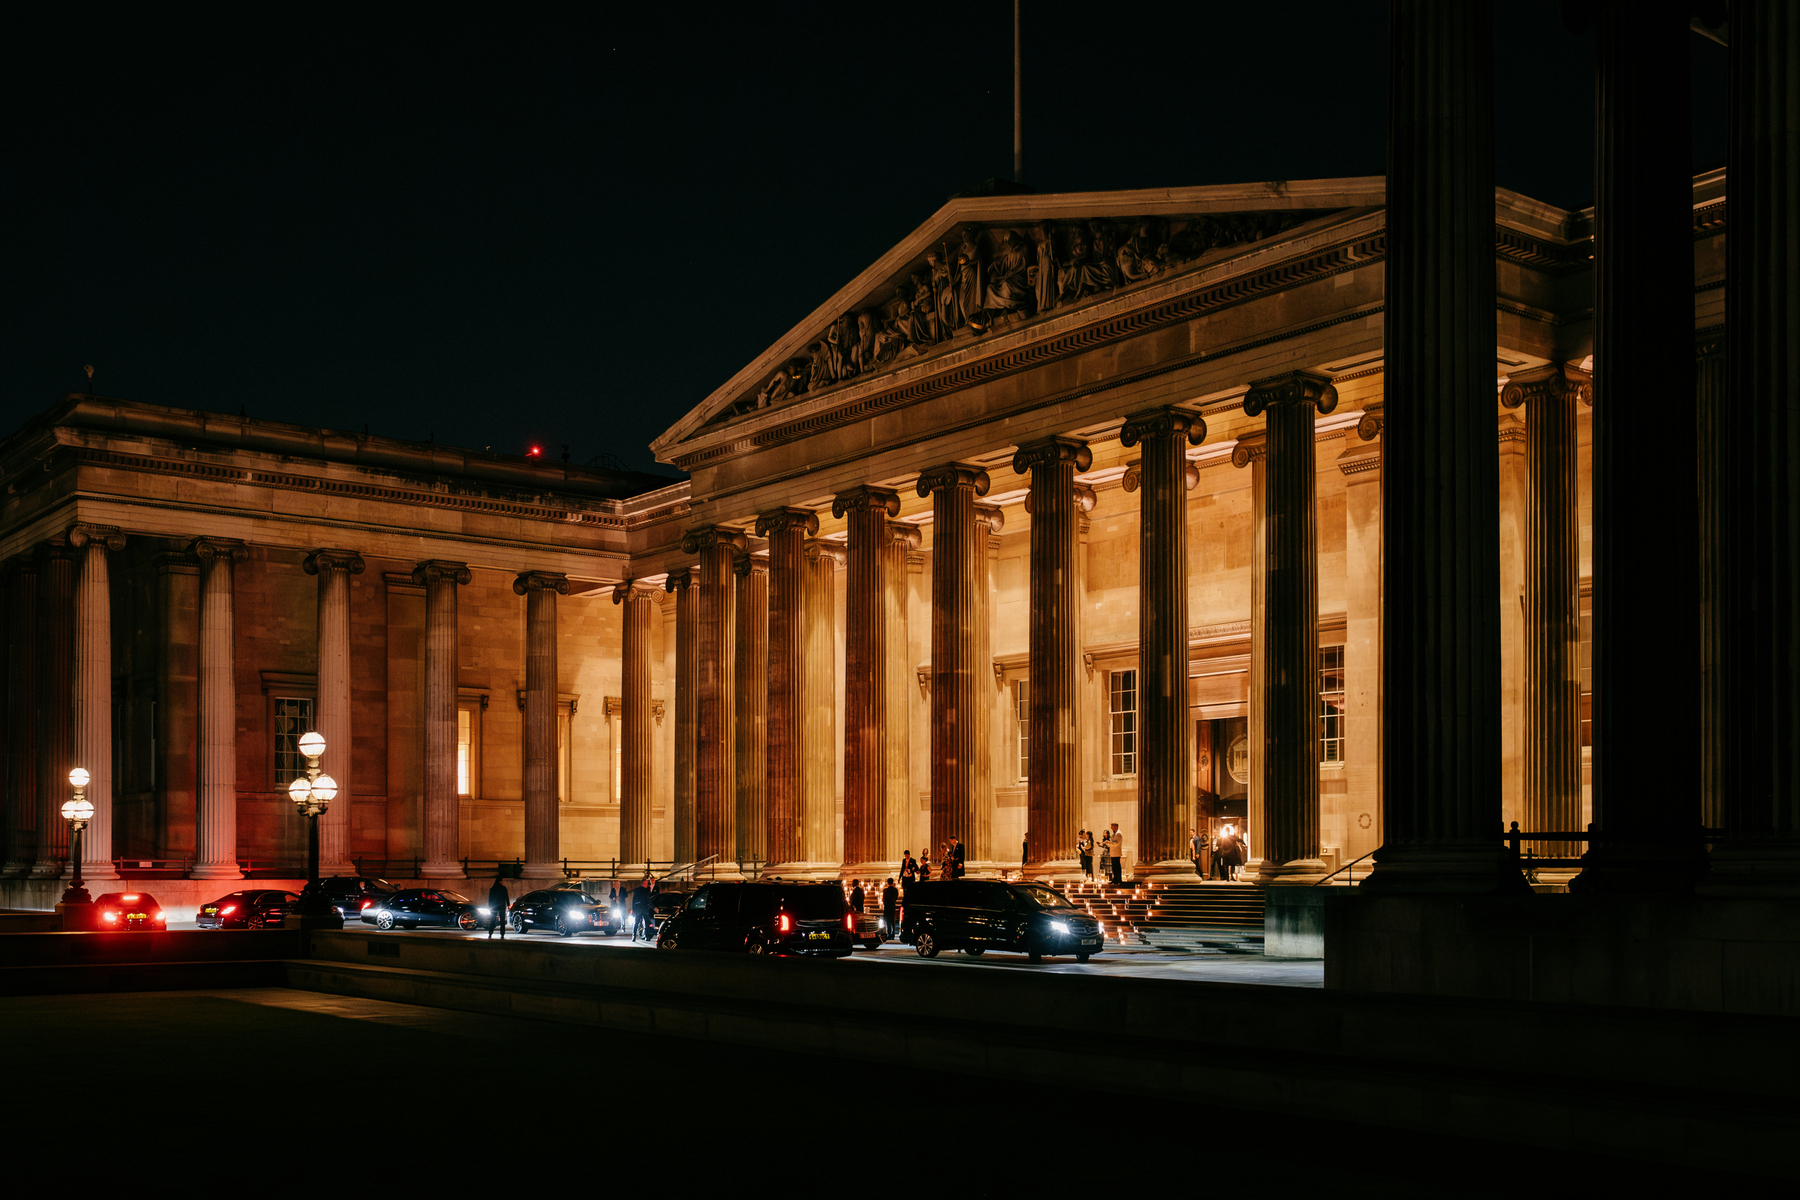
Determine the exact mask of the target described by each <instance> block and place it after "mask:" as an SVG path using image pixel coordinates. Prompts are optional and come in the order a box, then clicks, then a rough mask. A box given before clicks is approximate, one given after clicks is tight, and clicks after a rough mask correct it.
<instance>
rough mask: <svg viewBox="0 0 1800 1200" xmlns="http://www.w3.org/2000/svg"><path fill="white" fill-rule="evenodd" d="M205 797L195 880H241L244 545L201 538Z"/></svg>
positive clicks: (197, 550) (197, 551)
mask: <svg viewBox="0 0 1800 1200" xmlns="http://www.w3.org/2000/svg"><path fill="white" fill-rule="evenodd" d="M192 552H193V554H194V556H195V557H197V558H198V559H199V560H200V571H201V581H200V795H199V798H198V804H197V806H196V810H195V820H194V867H193V872H192V874H193V877H194V878H195V879H238V878H242V877H243V872H242V871H241V870H240V869H239V868H238V860H237V675H236V669H235V665H234V664H235V652H234V648H233V628H234V621H233V604H234V599H233V587H232V571H233V567H232V564H233V563H235V562H237V561H238V560H239V559H241V558H243V557H244V553H245V550H244V544H243V543H242V542H239V541H233V540H230V539H226V538H201V539H199V540H198V541H196V542H195V543H194V544H193V547H192Z"/></svg>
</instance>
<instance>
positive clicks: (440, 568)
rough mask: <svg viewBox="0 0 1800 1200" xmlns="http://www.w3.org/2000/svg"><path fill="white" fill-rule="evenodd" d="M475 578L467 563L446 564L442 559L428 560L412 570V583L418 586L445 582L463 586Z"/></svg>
mask: <svg viewBox="0 0 1800 1200" xmlns="http://www.w3.org/2000/svg"><path fill="white" fill-rule="evenodd" d="M473 578H474V576H473V575H471V574H470V573H469V565H468V564H467V563H459V562H445V561H444V560H443V559H441V558H431V559H427V560H425V561H424V562H422V563H418V564H416V565H415V566H414V567H413V569H412V581H413V582H414V583H417V584H427V583H440V582H443V581H445V580H448V581H449V582H451V583H458V584H462V583H467V582H469V580H471V579H473Z"/></svg>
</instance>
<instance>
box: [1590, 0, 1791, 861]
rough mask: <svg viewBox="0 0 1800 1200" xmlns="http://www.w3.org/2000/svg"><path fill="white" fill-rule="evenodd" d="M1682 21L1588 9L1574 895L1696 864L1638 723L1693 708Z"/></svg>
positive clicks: (1661, 750) (1689, 792)
mask: <svg viewBox="0 0 1800 1200" xmlns="http://www.w3.org/2000/svg"><path fill="white" fill-rule="evenodd" d="M1688 21H1689V16H1688V8H1687V7H1685V6H1682V5H1678V4H1674V3H1670V2H1668V0H1655V2H1642V3H1640V2H1635V0H1634V2H1633V3H1624V2H1622V0H1613V2H1611V3H1605V4H1601V5H1599V6H1598V13H1597V30H1596V33H1597V36H1596V39H1595V44H1596V48H1597V52H1598V63H1599V71H1598V83H1599V93H1598V97H1597V100H1596V104H1595V112H1596V116H1597V117H1598V121H1599V130H1598V136H1597V139H1596V163H1595V165H1596V167H1597V168H1598V169H1597V171H1596V194H1595V216H1594V425H1593V456H1594V466H1593V489H1594V549H1593V556H1594V593H1593V693H1594V694H1593V743H1594V751H1593V763H1594V774H1593V780H1594V784H1593V797H1594V823H1595V825H1596V827H1597V828H1598V830H1599V832H1600V833H1601V834H1602V835H1604V838H1605V840H1604V841H1602V842H1600V843H1598V844H1597V845H1595V846H1594V847H1593V848H1592V849H1591V850H1590V851H1589V853H1588V855H1587V858H1586V862H1585V864H1584V869H1583V872H1582V877H1581V878H1580V879H1578V880H1577V881H1575V882H1574V883H1573V884H1572V885H1571V886H1572V887H1574V888H1575V889H1577V890H1583V891H1590V890H1597V889H1598V890H1613V891H1664V890H1670V889H1685V888H1687V887H1689V886H1691V884H1692V881H1693V878H1694V876H1695V874H1696V873H1697V871H1698V868H1699V855H1700V853H1701V844H1700V842H1699V839H1698V825H1699V816H1700V813H1699V792H1700V771H1699V755H1698V754H1695V753H1691V752H1690V753H1684V754H1675V755H1670V754H1668V753H1666V752H1665V750H1666V739H1667V732H1666V729H1665V728H1664V727H1663V726H1662V724H1661V723H1659V722H1655V721H1646V720H1644V719H1643V712H1642V705H1643V698H1644V697H1646V696H1663V697H1666V698H1667V699H1668V704H1669V709H1668V712H1669V713H1670V714H1671V715H1672V716H1673V717H1674V718H1675V719H1676V721H1677V723H1678V724H1686V723H1687V722H1689V721H1691V720H1694V719H1695V718H1697V717H1698V715H1699V713H1698V708H1699V691H1700V658H1699V636H1698V634H1699V626H1700V614H1699V604H1700V596H1699V585H1698V583H1697V581H1696V578H1695V576H1696V570H1695V569H1694V568H1693V567H1692V564H1695V563H1697V562H1698V561H1699V507H1698V499H1697V497H1696V495H1695V486H1694V479H1693V476H1691V475H1688V474H1686V473H1684V474H1683V476H1682V477H1681V479H1680V486H1670V483H1671V481H1670V478H1669V472H1668V466H1667V460H1666V450H1667V442H1668V437H1669V434H1670V432H1671V431H1673V430H1681V431H1684V432H1685V431H1686V430H1688V429H1692V428H1693V422H1694V378H1693V357H1692V355H1691V353H1689V352H1688V348H1689V347H1691V346H1692V344H1693V328H1694V299H1693V296H1694V254H1693V180H1692V177H1691V174H1690V171H1689V164H1688V160H1687V159H1686V158H1685V157H1684V153H1685V152H1684V151H1683V150H1682V149H1681V148H1682V147H1685V146H1688V145H1689V126H1690V117H1689V93H1690V86H1689V59H1688V56H1689V54H1690V50H1689V43H1690V42H1691V41H1692V37H1693V35H1692V33H1691V32H1690V31H1689V28H1688ZM1733 36H1734V39H1735V37H1736V36H1737V33H1736V30H1735V29H1734V30H1733ZM1737 184H1738V181H1737V180H1736V179H1733V180H1732V190H1733V197H1732V203H1733V217H1732V225H1733V228H1734V229H1735V228H1741V227H1742V226H1741V225H1740V220H1741V218H1739V216H1738V209H1737V207H1736V204H1737V197H1736V189H1737ZM1728 246H1729V240H1728ZM1672 351H1673V352H1672ZM1734 407H1737V406H1734ZM1689 463H1690V464H1691V463H1692V460H1689ZM1650 511H1654V512H1655V513H1656V514H1657V516H1656V520H1655V521H1646V520H1644V518H1643V514H1644V513H1646V512H1650ZM1670 563H1679V564H1683V569H1680V570H1673V571H1672V570H1670V569H1669V567H1668V564H1670ZM1650 595H1654V596H1655V597H1656V604H1654V605H1647V604H1645V603H1644V597H1645V596H1650ZM1671 631H1679V633H1678V635H1677V636H1671ZM1646 646H1655V647H1656V653H1654V654H1646V653H1644V648H1645V647H1646ZM1767 650H1768V648H1767V647H1764V648H1763V652H1764V653H1766V652H1767Z"/></svg>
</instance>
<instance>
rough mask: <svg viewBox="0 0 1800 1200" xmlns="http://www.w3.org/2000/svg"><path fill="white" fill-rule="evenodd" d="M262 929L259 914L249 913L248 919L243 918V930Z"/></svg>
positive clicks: (261, 920)
mask: <svg viewBox="0 0 1800 1200" xmlns="http://www.w3.org/2000/svg"><path fill="white" fill-rule="evenodd" d="M262 927H263V919H262V914H261V913H251V914H250V915H249V916H248V917H246V918H244V928H245V929H261V928H262Z"/></svg>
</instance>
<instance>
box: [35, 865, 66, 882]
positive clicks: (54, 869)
mask: <svg viewBox="0 0 1800 1200" xmlns="http://www.w3.org/2000/svg"><path fill="white" fill-rule="evenodd" d="M63 866H64V864H62V863H60V862H43V861H38V862H35V863H32V864H31V869H30V870H29V871H28V872H26V878H27V879H61V878H62V877H63Z"/></svg>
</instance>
